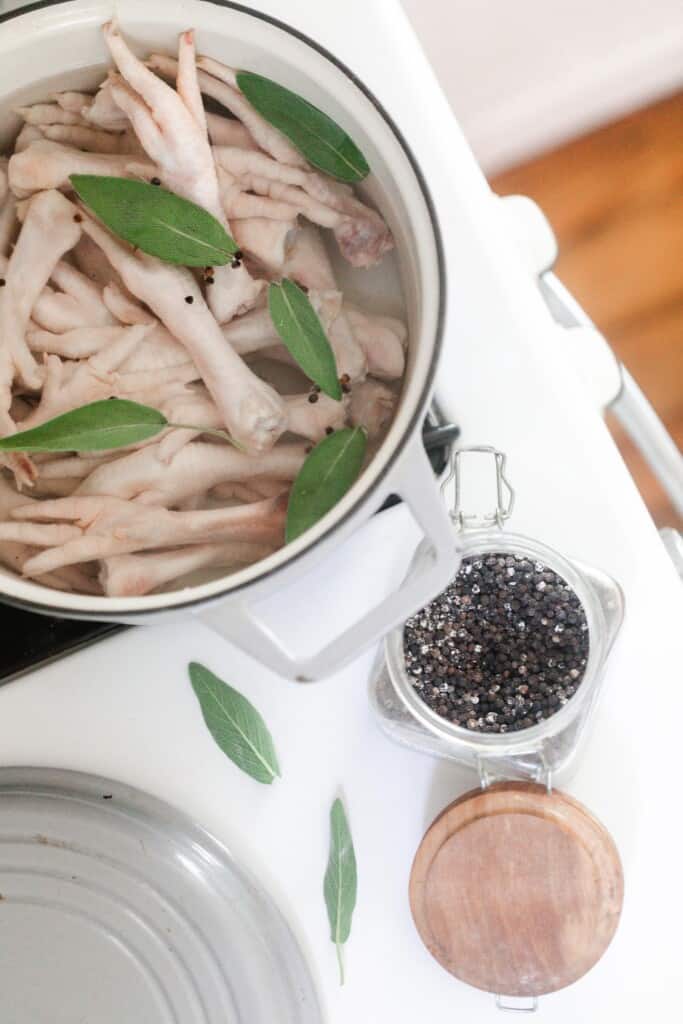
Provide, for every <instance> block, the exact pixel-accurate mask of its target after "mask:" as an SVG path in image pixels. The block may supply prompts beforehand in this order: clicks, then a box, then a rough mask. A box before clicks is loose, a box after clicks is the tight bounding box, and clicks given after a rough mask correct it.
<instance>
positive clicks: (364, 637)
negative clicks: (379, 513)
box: [199, 437, 460, 683]
mask: <svg viewBox="0 0 683 1024" xmlns="http://www.w3.org/2000/svg"><path fill="white" fill-rule="evenodd" d="M389 494H397V495H398V496H399V497H400V498H402V499H403V501H404V502H405V503H406V504H407V505H408V507H409V508H410V511H411V512H412V514H413V516H414V518H415V520H416V522H417V523H418V525H419V526H420V527H421V529H422V531H423V533H424V538H425V539H424V540H423V541H422V545H423V546H424V548H425V557H424V558H423V559H420V563H419V566H418V568H416V569H415V571H414V572H410V573H409V574H408V575H407V576H406V578H405V579H404V580H403V582H402V584H401V586H400V587H399V589H398V590H396V591H394V592H393V593H391V594H389V595H388V596H387V597H386V598H385V599H384V600H383V601H381V602H380V604H378V605H376V606H375V607H374V608H373V609H372V610H371V611H370V612H368V613H365V614H364V615H363V617H362V618H361V619H359V620H358V621H357V622H355V623H354V624H353V625H351V626H349V627H348V628H347V629H345V630H344V632H343V633H341V634H340V636H338V637H336V638H335V639H334V640H332V641H330V643H328V644H327V645H326V646H325V647H323V648H321V649H320V650H318V651H316V652H315V653H314V654H312V655H309V656H307V657H305V658H296V657H293V656H292V655H291V654H290V653H289V652H288V651H287V649H286V648H285V647H284V645H283V644H282V642H281V641H280V639H279V638H278V637H277V636H276V635H275V633H274V632H273V630H272V629H270V627H269V626H267V625H266V624H265V623H263V622H261V621H260V620H259V619H258V618H257V616H256V615H255V613H254V611H253V609H252V608H250V607H249V606H248V605H246V604H244V603H235V604H231V605H230V607H229V609H228V608H226V607H225V606H224V605H221V604H216V605H214V606H212V607H209V608H204V609H203V610H202V612H201V613H200V615H199V618H200V619H201V620H202V621H203V622H204V623H205V624H206V625H207V626H209V627H210V628H211V629H213V630H215V631H216V632H217V633H220V634H221V635H222V636H224V637H225V638H226V639H227V640H229V641H230V642H231V643H233V644H234V645H235V647H238V648H239V649H240V650H243V651H245V652H246V653H247V654H250V655H251V656H252V657H253V658H255V659H256V660H257V661H260V662H261V663H262V664H263V665H266V666H267V667H268V668H269V669H271V670H272V671H273V672H276V673H278V674H279V675H281V676H284V677H285V678H288V679H293V680H295V681H296V682H298V683H311V682H315V681H316V680H318V679H322V678H325V677H326V676H329V675H331V674H332V673H333V672H335V671H337V670H338V669H340V668H342V667H343V666H344V665H346V664H347V663H348V662H350V661H352V660H353V659H354V658H356V657H357V656H358V655H359V654H360V653H361V652H362V651H363V650H364V649H365V648H366V647H369V646H370V645H371V644H373V643H375V642H376V641H377V640H379V639H380V638H381V637H383V636H385V635H386V634H387V633H388V632H389V631H390V630H391V629H393V628H394V627H395V626H397V625H399V624H400V623H402V622H405V620H406V619H407V618H409V616H410V615H412V614H413V612H415V611H417V609H418V608H421V607H422V605H424V604H426V603H427V602H428V601H430V600H431V599H432V598H433V597H435V595H436V594H438V593H440V592H441V591H442V590H443V589H444V588H445V587H446V586H448V584H449V583H450V581H451V580H452V579H453V577H454V575H455V573H456V572H457V570H458V565H459V563H460V556H459V554H458V550H457V546H456V534H455V531H454V529H453V523H452V521H451V519H450V517H449V514H448V511H447V509H446V507H445V505H444V503H443V500H442V498H441V495H440V493H439V489H438V486H437V481H436V479H435V477H434V471H433V469H432V467H431V465H430V462H429V459H428V458H427V455H426V453H425V450H424V448H423V446H422V442H421V438H420V437H418V438H417V440H414V441H412V442H411V443H410V445H409V448H408V450H407V451H406V452H405V454H404V456H403V458H402V459H401V464H400V468H399V469H398V476H397V474H396V472H394V473H392V474H391V475H390V479H389V480H388V481H387V482H386V484H385V487H384V489H383V491H382V492H381V494H380V496H379V504H380V505H381V503H382V502H383V501H384V499H385V498H386V497H388V496H389ZM312 628H314V626H313V625H312Z"/></svg>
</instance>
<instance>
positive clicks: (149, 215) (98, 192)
mask: <svg viewBox="0 0 683 1024" xmlns="http://www.w3.org/2000/svg"><path fill="white" fill-rule="evenodd" d="M70 181H71V184H72V185H73V187H74V190H75V191H76V193H77V195H79V196H80V198H81V199H82V200H83V202H84V203H85V204H86V206H88V207H89V208H90V209H91V210H92V211H93V213H95V214H96V215H97V216H98V217H99V219H100V220H101V221H102V223H103V224H105V225H106V226H107V227H108V228H109V229H110V231H112V232H113V233H114V234H115V235H118V237H119V238H123V239H124V240H125V241H126V242H130V243H131V245H134V246H136V247H137V248H138V249H141V250H142V251H143V252H146V253H149V255H150V256H156V257H157V258H158V259H160V260H163V261H164V262H165V263H178V264H181V265H182V266H186V267H205V266H220V265H223V264H226V263H229V262H230V261H231V259H232V257H233V255H234V254H235V253H236V252H237V248H238V247H237V244H236V242H235V240H234V239H233V238H231V237H230V235H229V234H228V233H227V231H226V230H225V228H224V227H223V225H222V224H221V223H220V222H219V221H217V220H216V218H215V217H213V216H212V215H211V214H210V213H208V211H207V210H204V209H203V208H202V207H201V206H197V204H196V203H192V202H190V201H189V200H188V199H183V198H182V197H181V196H177V195H175V193H173V192H168V191H167V190H166V189H164V188H161V187H160V186H158V185H148V184H147V182H144V181H133V180H132V179H131V178H115V177H109V176H106V175H97V174H72V175H71V178H70Z"/></svg>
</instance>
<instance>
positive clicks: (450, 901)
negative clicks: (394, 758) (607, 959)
mask: <svg viewBox="0 0 683 1024" xmlns="http://www.w3.org/2000/svg"><path fill="white" fill-rule="evenodd" d="M623 888H624V883H623V875H622V870H621V863H620V860H619V854H618V852H617V849H616V847H615V845H614V842H613V840H612V838H611V836H610V835H609V833H608V832H607V831H606V830H605V828H604V827H603V826H602V825H601V824H600V822H599V821H597V820H596V819H595V818H594V817H593V816H592V815H591V814H589V813H588V811H587V810H586V808H585V807H583V806H582V805H581V804H580V803H578V802H577V801H576V800H572V799H571V797H568V796H566V795H565V794H563V793H559V792H557V791H553V792H551V793H548V792H547V791H546V789H545V787H543V786H539V785H536V784H535V783H523V782H503V783H498V784H496V785H494V786H490V787H489V788H488V789H485V790H482V789H477V790H474V791H472V792H470V793H466V794H465V795H464V796H462V797H460V799H459V800H456V801H455V803H452V804H451V805H450V806H449V807H447V808H446V810H445V811H443V813H442V814H441V815H440V816H439V817H438V818H437V819H436V821H434V822H433V823H432V825H431V827H430V828H429V830H428V832H427V834H426V835H425V837H424V839H423V840H422V843H421V844H420V848H419V849H418V851H417V855H416V857H415V862H414V864H413V870H412V873H411V877H410V905H411V909H412V912H413V918H414V920H415V924H416V925H417V930H418V931H419V933H420V936H421V938H422V941H423V942H424V943H425V945H426V946H427V949H428V950H429V951H430V953H431V954H432V955H433V956H434V957H436V959H437V960H438V961H439V963H440V964H441V965H442V966H443V967H445V968H446V970H447V971H450V972H451V974H454V975H455V976H456V978H459V979H460V980H461V981H466V982H467V983H468V984H469V985H474V986H475V987H476V988H481V989H485V990H486V991H487V992H494V993H498V994H501V995H508V996H536V995H542V994H543V993H544V992H554V991H555V990H556V989H559V988H563V987H564V986H565V985H569V984H570V983H571V982H573V981H576V980H577V978H580V977H581V976H582V975H584V974H585V973H586V971H588V970H589V969H590V968H591V967H592V966H593V964H595V963H596V962H597V961H598V960H599V959H600V957H601V956H602V954H603V953H604V952H605V950H606V949H607V946H608V945H609V943H610V941H611V939H612V936H613V935H614V932H615V930H616V927H617V923H618V921H619V914H620V912H621V905H622V902H623Z"/></svg>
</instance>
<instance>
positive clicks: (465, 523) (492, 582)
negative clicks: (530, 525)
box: [371, 447, 623, 785]
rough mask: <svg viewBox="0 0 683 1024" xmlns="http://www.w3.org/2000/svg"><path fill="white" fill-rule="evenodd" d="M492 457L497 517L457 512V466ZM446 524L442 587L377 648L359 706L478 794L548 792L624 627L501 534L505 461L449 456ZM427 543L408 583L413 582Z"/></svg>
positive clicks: (579, 571)
mask: <svg viewBox="0 0 683 1024" xmlns="http://www.w3.org/2000/svg"><path fill="white" fill-rule="evenodd" d="M465 452H470V453H474V452H476V453H480V454H482V453H483V454H485V455H486V456H487V457H490V456H493V457H494V460H495V470H496V476H495V480H496V495H497V501H496V507H495V509H494V510H493V511H492V512H488V513H485V514H483V515H482V514H481V513H479V514H471V513H465V512H464V511H463V510H462V506H461V490H462V487H461V480H460V469H459V466H460V457H461V456H462V455H463V454H464V453H465ZM453 478H454V479H455V502H454V506H453V511H452V513H451V517H452V519H453V524H454V526H453V529H454V548H455V550H456V551H457V553H458V554H459V556H460V561H458V560H457V558H456V559H454V566H453V579H452V581H451V583H450V585H449V586H448V587H447V588H446V590H444V591H443V592H442V593H441V594H439V595H438V596H437V597H435V598H434V599H433V600H432V601H431V602H430V603H429V604H428V605H426V606H425V607H424V608H422V609H420V610H419V611H418V612H416V613H415V615H413V616H412V617H411V618H410V619H409V620H408V621H407V622H406V623H405V625H404V626H402V627H401V628H399V629H395V630H394V631H393V632H392V633H390V634H389V636H388V637H387V638H386V640H385V644H384V650H383V652H382V655H381V657H380V660H379V662H378V665H377V668H376V671H375V674H374V677H373V680H372V683H371V699H372V701H373V703H374V706H375V710H376V711H377V713H378V715H379V719H380V724H381V726H382V727H383V729H384V730H385V732H387V733H388V734H389V735H390V736H391V737H392V738H394V739H396V740H398V741H399V742H401V743H404V744H406V745H408V746H411V747H414V748H416V749H418V750H423V751H425V752H428V753H432V754H437V755H439V756H442V757H448V758H452V759H453V760H456V761H461V762H463V763H465V764H468V765H469V766H470V767H472V768H474V769H475V770H476V771H477V772H478V774H479V777H480V781H481V783H482V785H487V784H488V782H489V781H490V780H491V779H492V778H496V777H498V778H507V777H520V776H521V777H522V778H533V779H535V780H536V781H540V780H542V781H544V782H545V784H546V785H550V779H551V777H552V776H553V775H554V773H556V772H558V771H560V770H561V769H564V768H565V767H566V766H567V765H568V763H569V762H570V759H571V758H572V757H573V755H574V754H575V752H576V749H577V746H578V741H579V739H580V737H581V735H582V733H583V732H584V729H583V727H584V725H585V723H586V721H587V719H588V716H589V713H590V711H591V709H592V708H593V706H594V704H595V699H596V697H597V695H598V692H599V690H600V685H601V682H602V676H603V671H604V667H605V662H606V659H607V655H608V654H609V651H610V648H611V646H612V643H613V641H614V639H615V637H616V634H617V632H618V631H619V627H620V626H621V621H622V618H623V596H622V592H621V589H620V587H619V585H618V584H617V583H616V582H615V581H614V580H613V579H612V578H611V577H610V576H607V575H606V574H605V573H603V572H601V571H600V570H598V569H593V568H590V567H589V566H586V565H583V564H580V563H577V562H573V561H571V560H570V559H568V558H565V557H564V556H563V555H561V554H560V553H559V552H558V551H555V550H554V549H553V548H550V547H548V546H546V545H545V544H541V543H539V542H538V541H536V540H532V539H531V538H529V537H524V536H521V535H520V534H513V533H509V532H508V531H507V530H505V529H503V525H504V523H505V521H506V520H507V519H509V518H510V515H511V513H512V508H513V505H514V491H513V490H512V488H511V486H510V484H509V482H508V480H507V478H506V475H505V456H504V455H503V453H502V452H499V451H496V450H495V449H494V448H489V447H479V448H469V449H460V450H459V451H457V452H455V454H454V455H453V457H452V463H451V474H450V476H449V477H447V478H446V481H445V483H444V488H445V486H446V484H447V483H448V482H449V480H450V479H453ZM430 556H431V552H430V550H429V545H428V544H427V543H426V542H423V544H421V545H420V547H419V548H418V549H417V551H416V553H415V556H414V558H413V562H412V564H411V567H410V569H409V575H410V574H411V573H419V572H421V571H423V569H424V567H425V565H426V564H427V563H428V560H429V558H430Z"/></svg>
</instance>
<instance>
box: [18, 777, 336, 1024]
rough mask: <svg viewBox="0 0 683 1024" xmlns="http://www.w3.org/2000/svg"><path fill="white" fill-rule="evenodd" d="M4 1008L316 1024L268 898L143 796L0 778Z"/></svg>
mask: <svg viewBox="0 0 683 1024" xmlns="http://www.w3.org/2000/svg"><path fill="white" fill-rule="evenodd" d="M0 950H2V955H1V956H0V1006H1V1007H2V1013H1V1014H0V1016H1V1017H2V1019H3V1020H7V1021H10V1020H11V1021H12V1022H13V1024H38V1022H42V1021H45V1022H47V1021H49V1022H50V1024H67V1022H69V1024H73V1022H74V1021H86V1020H88V1021H90V1020H92V1021H95V1020H96V1021H97V1022H98V1024H121V1022H122V1021H130V1022H132V1021H144V1022H145V1024H219V1022H220V1024H260V1022H263V1024H266V1022H268V1024H270V1022H272V1021H278V1024H320V1022H321V1014H320V1009H319V1006H318V1002H317V999H316V995H315V991H314V988H313V984H312V981H311V978H310V975H309V973H308V969H307V967H306V964H305V962H304V960H303V957H302V954H301V951H300V950H299V948H298V946H297V944H296V941H295V939H294V936H293V935H292V933H291V931H290V930H289V927H288V926H287V924H286V922H285V920H284V919H283V918H282V916H281V915H280V913H279V912H278V910H277V909H276V908H275V906H274V905H273V904H272V902H271V901H270V899H269V898H268V897H267V896H266V894H265V893H264V892H263V891H262V890H260V888H258V887H257V885H256V884H255V883H254V882H253V881H252V879H251V878H250V877H249V876H248V875H247V874H246V873H245V872H244V871H243V870H242V868H241V867H240V866H239V865H238V864H237V863H236V862H235V860H234V859H233V857H232V856H231V855H230V853H229V852H228V851H227V850H226V849H225V847H224V846H222V845H221V844H220V843H219V842H218V841H217V840H216V839H214V838H213V837H212V836H210V835H209V834H208V833H207V832H205V831H204V830H203V829H201V828H199V827H198V826H197V825H194V824H193V823H192V822H191V821H189V820H188V819H187V818H185V817H184V816H183V815H182V814H180V813H179V812H177V811H176V810H174V809H173V808H171V807H169V806H168V805H167V804H164V803H162V802H160V801H158V800H156V799H154V798H153V797H151V796H148V795H147V794H146V793H142V792H140V791H138V790H135V789H131V788H129V787H128V786H124V785H122V784H120V783H117V782H112V781H110V780H108V779H102V778H98V777H96V776H92V775H83V774H80V773H77V772H65V771H54V770H50V769H40V768H9V769H1V770H0Z"/></svg>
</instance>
